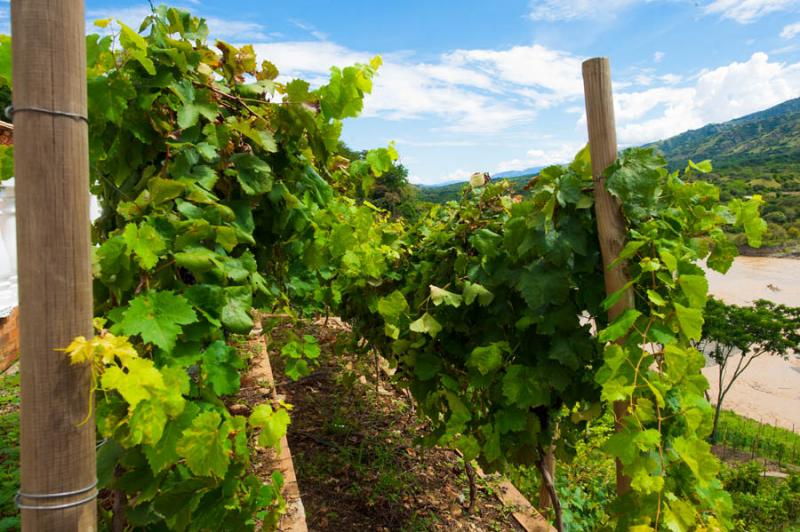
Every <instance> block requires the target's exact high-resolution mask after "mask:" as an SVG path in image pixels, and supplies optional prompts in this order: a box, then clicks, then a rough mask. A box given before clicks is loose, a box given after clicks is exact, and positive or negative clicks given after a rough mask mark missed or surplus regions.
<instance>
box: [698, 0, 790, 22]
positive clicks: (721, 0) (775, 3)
mask: <svg viewBox="0 0 800 532" xmlns="http://www.w3.org/2000/svg"><path fill="white" fill-rule="evenodd" d="M798 5H800V1H798V0H713V1H712V2H711V3H710V4H707V5H706V6H705V9H704V10H705V12H706V13H713V14H719V15H722V17H724V18H729V19H732V20H735V21H736V22H739V23H741V24H747V23H749V22H753V21H754V20H756V19H758V18H761V17H763V16H764V15H768V14H770V13H774V12H777V11H784V10H787V9H792V8H795V7H797V6H798Z"/></svg>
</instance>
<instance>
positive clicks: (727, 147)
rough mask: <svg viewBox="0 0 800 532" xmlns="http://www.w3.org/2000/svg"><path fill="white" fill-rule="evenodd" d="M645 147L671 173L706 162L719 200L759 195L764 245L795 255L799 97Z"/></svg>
mask: <svg viewBox="0 0 800 532" xmlns="http://www.w3.org/2000/svg"><path fill="white" fill-rule="evenodd" d="M648 146H651V147H653V148H656V149H657V150H659V151H660V152H661V153H662V154H663V155H664V156H665V157H666V159H667V161H668V163H669V165H670V167H671V168H672V169H673V170H677V169H683V168H685V166H686V161H687V160H688V159H692V160H693V161H702V160H704V159H711V161H712V164H713V167H714V172H713V173H711V174H710V175H708V176H704V177H703V178H704V179H708V180H709V181H712V182H714V183H716V184H717V185H718V186H719V187H720V189H721V195H722V199H723V200H727V199H729V198H732V197H737V196H739V197H741V196H747V195H751V194H761V195H762V196H763V197H764V200H765V204H764V206H763V208H762V215H763V216H764V219H766V220H767V221H768V222H769V230H768V233H767V236H766V239H765V244H766V245H767V246H773V247H774V246H780V247H783V248H787V249H788V251H791V252H796V253H798V254H800V98H795V99H792V100H788V101H786V102H783V103H781V104H779V105H776V106H775V107H771V108H769V109H767V110H765V111H760V112H758V113H753V114H750V115H747V116H743V117H741V118H736V119H734V120H730V121H728V122H723V123H720V124H709V125H707V126H704V127H701V128H699V129H694V130H691V131H686V132H685V133H681V134H680V135H676V136H674V137H671V138H668V139H666V140H662V141H659V142H654V143H651V144H648ZM539 170H541V168H529V169H526V170H520V171H517V172H514V171H512V172H502V173H499V174H495V175H494V176H492V177H493V178H494V179H499V178H504V177H509V178H510V180H511V181H513V182H514V183H516V184H517V185H518V186H519V188H522V186H524V185H525V183H527V182H528V181H529V180H530V178H531V177H533V176H534V175H536V173H538V172H539ZM465 184H466V183H465V182H459V183H451V184H448V185H444V186H438V187H426V186H423V187H420V188H419V199H421V200H424V201H430V202H435V203H443V202H445V201H448V200H454V199H457V198H458V196H459V194H460V192H461V190H462V188H463V187H464V185H465ZM742 238H743V237H742ZM739 243H741V242H739Z"/></svg>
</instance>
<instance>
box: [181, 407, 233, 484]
mask: <svg viewBox="0 0 800 532" xmlns="http://www.w3.org/2000/svg"><path fill="white" fill-rule="evenodd" d="M230 432H231V428H230V423H229V422H228V421H224V422H223V421H222V417H221V416H220V415H219V414H218V413H217V412H203V413H202V414H199V415H198V416H197V417H195V418H194V420H192V424H191V425H190V426H189V427H188V428H187V429H186V430H184V431H183V433H182V434H181V436H180V439H179V440H178V444H177V446H176V449H177V451H178V455H179V456H180V457H182V458H184V459H185V460H186V465H187V466H188V467H189V469H190V470H191V471H192V473H194V474H195V475H200V476H215V477H217V478H223V477H224V476H225V473H226V472H227V471H228V464H229V463H230V455H231V451H232V449H231V445H232V444H231V440H230V439H229V438H228V435H229V434H230Z"/></svg>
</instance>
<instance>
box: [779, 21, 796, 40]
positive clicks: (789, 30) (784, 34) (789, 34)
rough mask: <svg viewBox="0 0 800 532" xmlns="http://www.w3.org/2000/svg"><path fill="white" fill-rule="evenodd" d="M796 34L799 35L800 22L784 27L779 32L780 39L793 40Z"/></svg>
mask: <svg viewBox="0 0 800 532" xmlns="http://www.w3.org/2000/svg"><path fill="white" fill-rule="evenodd" d="M797 34H800V22H795V23H794V24H789V25H786V26H784V27H783V31H781V38H782V39H793V38H794V37H795V35H797Z"/></svg>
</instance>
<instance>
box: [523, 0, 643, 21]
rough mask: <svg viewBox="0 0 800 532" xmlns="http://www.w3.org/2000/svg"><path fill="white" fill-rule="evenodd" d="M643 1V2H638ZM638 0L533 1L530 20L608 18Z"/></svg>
mask: <svg viewBox="0 0 800 532" xmlns="http://www.w3.org/2000/svg"><path fill="white" fill-rule="evenodd" d="M638 1H641V0H638ZM636 2H637V0H604V1H602V2H600V1H598V0H533V1H532V2H531V11H530V18H532V19H533V20H543V21H548V22H555V21H559V20H575V19H582V18H589V17H597V16H608V15H609V14H611V15H613V14H616V13H617V12H618V11H620V10H622V9H624V8H626V7H628V6H630V5H633V4H635V3H636Z"/></svg>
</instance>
